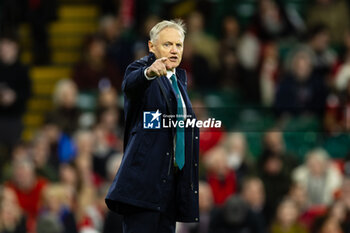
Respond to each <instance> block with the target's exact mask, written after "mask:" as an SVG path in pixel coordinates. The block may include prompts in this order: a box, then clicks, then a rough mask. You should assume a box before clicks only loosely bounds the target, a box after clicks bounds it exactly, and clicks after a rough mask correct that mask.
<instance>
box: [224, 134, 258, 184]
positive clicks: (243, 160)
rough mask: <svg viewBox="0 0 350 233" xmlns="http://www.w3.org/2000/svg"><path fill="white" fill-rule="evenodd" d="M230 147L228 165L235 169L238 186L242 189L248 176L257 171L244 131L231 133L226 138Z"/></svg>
mask: <svg viewBox="0 0 350 233" xmlns="http://www.w3.org/2000/svg"><path fill="white" fill-rule="evenodd" d="M225 144H226V147H227V149H228V166H229V167H230V168H231V169H232V170H234V171H235V174H236V177H237V188H238V190H240V189H241V188H242V184H243V182H244V180H245V178H246V177H248V176H250V175H252V174H253V173H254V172H255V167H254V164H253V161H252V159H251V157H250V154H249V150H248V146H247V140H246V137H245V135H244V134H243V133H230V134H228V135H227V138H226V140H225Z"/></svg>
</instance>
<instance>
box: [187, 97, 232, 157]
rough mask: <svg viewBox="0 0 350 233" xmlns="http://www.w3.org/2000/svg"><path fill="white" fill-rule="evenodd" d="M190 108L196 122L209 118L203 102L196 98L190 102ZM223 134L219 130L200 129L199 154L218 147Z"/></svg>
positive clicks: (221, 130)
mask: <svg viewBox="0 0 350 233" xmlns="http://www.w3.org/2000/svg"><path fill="white" fill-rule="evenodd" d="M192 106H193V109H194V112H195V114H196V117H197V119H198V120H202V121H205V120H207V119H208V118H209V115H208V109H207V106H206V105H205V103H204V102H203V100H201V99H199V98H196V99H193V100H192ZM224 135H225V133H224V132H223V129H220V128H201V129H200V137H199V154H200V155H203V154H204V153H206V152H207V151H209V150H210V149H211V148H213V147H215V146H216V145H218V143H219V142H220V141H221V140H222V139H223V138H224Z"/></svg>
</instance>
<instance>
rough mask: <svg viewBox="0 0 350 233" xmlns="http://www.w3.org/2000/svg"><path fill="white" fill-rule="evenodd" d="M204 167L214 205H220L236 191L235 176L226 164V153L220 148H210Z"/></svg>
mask: <svg viewBox="0 0 350 233" xmlns="http://www.w3.org/2000/svg"><path fill="white" fill-rule="evenodd" d="M205 165H206V167H207V172H208V173H207V180H208V183H209V185H210V187H211V189H212V191H213V198H214V204H215V205H221V204H223V203H224V202H225V201H226V199H227V198H228V197H229V196H231V195H232V194H234V193H236V190H237V187H236V186H237V184H236V175H235V173H234V171H233V170H231V169H230V168H229V166H228V163H227V151H226V150H225V149H224V148H223V147H221V146H216V147H214V148H212V149H211V150H210V151H209V152H208V153H207V155H206V156H205Z"/></svg>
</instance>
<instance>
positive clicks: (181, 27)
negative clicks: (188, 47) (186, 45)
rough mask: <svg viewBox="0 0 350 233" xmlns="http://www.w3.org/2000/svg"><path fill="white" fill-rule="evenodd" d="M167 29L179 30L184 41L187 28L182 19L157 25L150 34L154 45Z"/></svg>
mask: <svg viewBox="0 0 350 233" xmlns="http://www.w3.org/2000/svg"><path fill="white" fill-rule="evenodd" d="M165 28H175V29H177V30H178V31H179V32H180V33H181V35H182V40H184V39H185V33H186V26H185V23H184V22H183V21H182V20H181V19H175V20H163V21H161V22H159V23H157V24H156V25H155V26H154V27H153V28H152V29H151V31H150V32H149V37H150V40H151V42H152V43H154V42H156V40H157V39H158V35H159V33H160V32H161V31H162V30H163V29H165Z"/></svg>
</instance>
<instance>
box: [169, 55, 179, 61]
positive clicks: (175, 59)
mask: <svg viewBox="0 0 350 233" xmlns="http://www.w3.org/2000/svg"><path fill="white" fill-rule="evenodd" d="M177 60H178V57H177V56H171V57H169V61H171V62H177Z"/></svg>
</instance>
